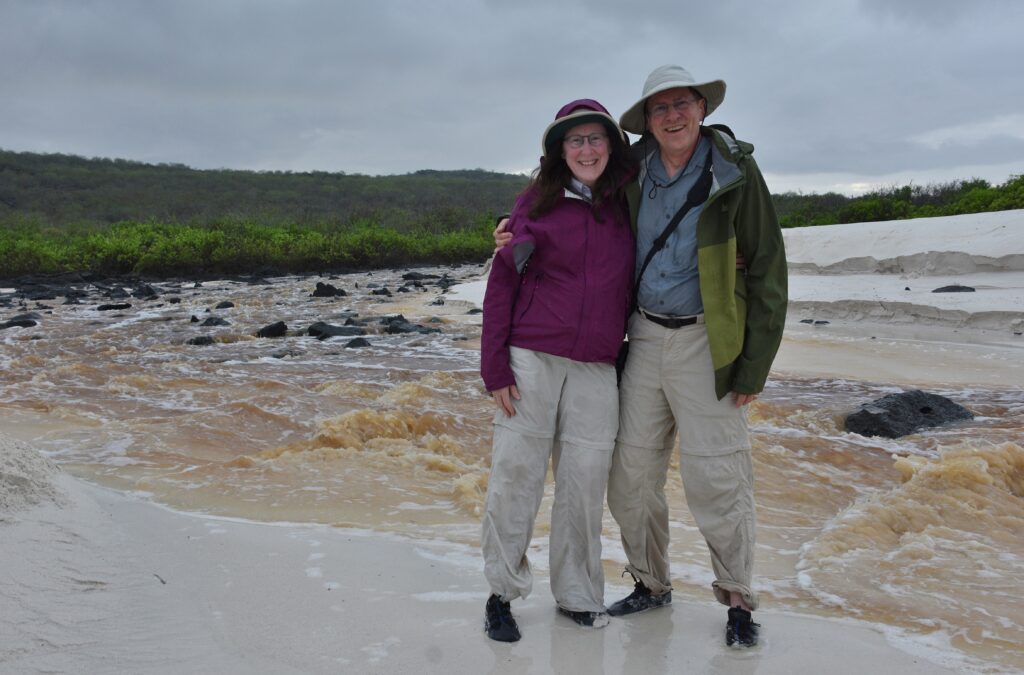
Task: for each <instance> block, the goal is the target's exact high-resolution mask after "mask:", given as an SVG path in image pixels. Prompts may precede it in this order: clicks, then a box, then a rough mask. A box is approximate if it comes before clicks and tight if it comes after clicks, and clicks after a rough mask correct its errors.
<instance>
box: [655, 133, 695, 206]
mask: <svg viewBox="0 0 1024 675" xmlns="http://www.w3.org/2000/svg"><path fill="white" fill-rule="evenodd" d="M703 125H704V123H703V120H702V121H701V126H703ZM643 143H644V151H643V154H644V180H648V179H650V181H651V189H650V191H648V193H647V198H648V199H654V198H655V197H656V196H657V194H658V189H659V188H661V189H668V188H670V187H672V186H673V185H675V184H676V183H678V182H679V181H680V180H682V178H683V176H684V175H685V174H686V169H687V167H689V166H690V162H691V161H693V156H694V155H696V154H697V148H696V146H694V148H693V152H692V153H691V154H690V157H689V159H687V160H686V164H684V165H683V168H682V169H680V170H679V174H678V175H677V176H676V177H675V178H673V179H672V180H670V181H669V182H667V183H665V184H664V185H662V184H661V183H659V182H658V181H656V180H655V179H654V176H652V175H651V167H650V164H649V161H650V156H651V153H648V152H647V134H644V135H643ZM697 143H698V144H699V143H700V136H698V137H697ZM659 147H660V146H659Z"/></svg>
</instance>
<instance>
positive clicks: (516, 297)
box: [480, 99, 635, 642]
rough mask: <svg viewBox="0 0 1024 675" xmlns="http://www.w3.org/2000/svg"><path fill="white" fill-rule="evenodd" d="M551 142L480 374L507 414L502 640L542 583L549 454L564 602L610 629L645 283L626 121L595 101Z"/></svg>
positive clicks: (496, 554)
mask: <svg viewBox="0 0 1024 675" xmlns="http://www.w3.org/2000/svg"><path fill="white" fill-rule="evenodd" d="M542 147H543V150H544V156H543V157H542V158H541V162H540V167H539V168H538V169H537V171H536V172H535V173H534V177H533V180H532V181H531V183H530V185H529V186H528V187H527V188H526V190H524V191H523V193H522V194H521V195H520V196H519V198H518V199H517V201H516V205H515V208H514V209H513V211H512V215H511V217H510V220H509V224H508V229H509V230H510V231H511V232H512V234H513V238H512V241H511V242H510V244H509V245H507V246H505V247H504V248H502V250H501V251H499V252H498V253H497V254H496V255H495V260H494V263H493V264H492V266H491V272H490V276H489V277H488V280H487V291H486V294H485V296H484V325H483V337H482V342H481V358H480V360H481V369H480V370H481V375H482V376H483V380H484V384H485V385H486V387H487V390H488V391H489V392H490V393H491V395H492V396H493V398H494V401H495V404H496V407H497V410H496V411H495V417H494V445H493V454H492V458H491V475H490V481H489V484H488V489H487V501H486V504H485V511H484V518H483V539H482V547H483V554H484V574H485V576H486V577H487V581H488V583H489V584H490V587H491V596H490V598H489V599H488V600H487V611H486V623H485V628H486V631H487V634H488V636H489V637H490V638H492V639H494V640H499V641H503V642H515V641H516V640H518V639H519V637H520V634H519V628H518V626H517V625H516V622H515V619H514V618H513V617H512V615H511V612H510V609H509V602H510V601H511V600H514V599H515V598H520V597H522V598H525V597H526V596H527V595H529V593H530V591H531V589H532V585H533V578H532V575H531V573H530V565H529V561H528V560H527V558H526V549H527V546H528V545H529V543H530V538H531V536H532V534H533V524H534V520H535V519H536V517H537V511H538V509H539V508H540V501H541V497H542V496H543V493H544V478H545V476H546V474H547V465H548V458H549V457H551V460H552V463H553V470H554V475H555V499H554V504H553V506H552V512H551V537H550V568H551V591H552V594H553V595H554V596H555V601H556V602H557V603H558V610H559V612H561V613H562V614H564V615H566V616H568V617H569V618H571V619H573V620H574V621H575V622H576V623H578V624H580V625H582V626H588V627H595V628H597V627H602V626H605V625H607V624H608V616H607V614H606V613H605V608H604V574H603V571H602V567H601V517H602V513H603V507H604V495H605V489H606V486H607V482H608V468H609V465H610V462H611V455H612V448H613V446H614V443H615V434H616V431H617V429H618V390H617V388H616V382H615V366H614V364H615V357H616V355H617V354H618V350H619V346H620V345H621V344H622V338H623V335H624V334H625V322H626V314H627V312H628V310H629V303H630V292H631V289H632V286H631V284H632V278H633V246H634V243H633V235H632V232H631V230H630V227H629V215H628V213H627V210H626V208H625V199H624V188H625V186H626V184H627V183H628V182H629V180H630V178H632V176H633V175H634V173H635V170H634V168H633V166H632V165H631V163H630V160H629V158H628V155H627V146H626V141H625V138H624V136H623V133H622V131H621V130H620V129H619V127H618V125H617V124H616V123H615V120H614V119H613V118H612V117H611V115H609V114H608V111H607V110H606V109H605V108H604V107H603V106H602V105H601V104H600V103H597V102H596V101H592V100H589V99H582V100H578V101H573V102H572V103H569V104H567V105H566V106H564V107H563V108H562V109H561V110H559V111H558V114H557V115H556V116H555V121H554V122H553V123H552V124H551V125H550V126H548V128H547V129H546V130H545V131H544V136H543V140H542Z"/></svg>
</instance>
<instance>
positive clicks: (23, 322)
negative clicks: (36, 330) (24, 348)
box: [0, 319, 39, 330]
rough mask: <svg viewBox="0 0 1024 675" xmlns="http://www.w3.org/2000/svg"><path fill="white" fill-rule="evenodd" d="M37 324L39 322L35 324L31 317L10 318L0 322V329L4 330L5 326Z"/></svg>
mask: <svg viewBox="0 0 1024 675" xmlns="http://www.w3.org/2000/svg"><path fill="white" fill-rule="evenodd" d="M38 325H39V324H37V323H36V322H35V321H33V320H32V319H11V320H10V321H4V322H3V323H0V330H5V329H7V328H15V327H18V328H31V327H32V326H38Z"/></svg>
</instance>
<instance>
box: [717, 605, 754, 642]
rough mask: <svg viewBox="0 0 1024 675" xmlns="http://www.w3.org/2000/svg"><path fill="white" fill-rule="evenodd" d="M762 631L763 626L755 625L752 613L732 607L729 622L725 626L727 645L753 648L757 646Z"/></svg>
mask: <svg viewBox="0 0 1024 675" xmlns="http://www.w3.org/2000/svg"><path fill="white" fill-rule="evenodd" d="M760 629H761V624H759V623H754V618H753V617H752V616H751V614H750V612H748V611H747V610H745V609H743V608H742V607H730V608H729V621H728V622H727V623H726V624H725V644H727V645H729V646H730V647H731V646H732V645H734V644H735V645H738V646H740V647H753V646H754V645H756V644H757V636H758V633H759V632H760Z"/></svg>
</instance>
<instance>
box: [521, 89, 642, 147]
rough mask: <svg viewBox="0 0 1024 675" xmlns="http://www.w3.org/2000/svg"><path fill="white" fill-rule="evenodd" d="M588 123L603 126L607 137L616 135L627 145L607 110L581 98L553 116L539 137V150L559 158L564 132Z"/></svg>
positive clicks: (596, 103)
mask: <svg viewBox="0 0 1024 675" xmlns="http://www.w3.org/2000/svg"><path fill="white" fill-rule="evenodd" d="M590 122H599V123H601V124H603V125H604V126H605V128H606V129H608V134H609V135H614V134H618V135H619V138H621V139H622V140H623V142H624V143H626V145H629V140H628V139H627V138H626V134H624V133H622V129H620V128H619V125H618V124H617V123H616V122H615V118H614V117H612V116H611V113H609V112H608V109H607V108H605V107H604V106H603V105H601V104H600V103H598V102H597V101H595V100H593V99H589V98H581V99H577V100H575V101H572V102H571V103H566V104H565V105H563V106H562V107H561V109H559V111H558V113H557V114H556V115H555V121H554V122H552V123H551V124H549V125H548V128H547V129H545V130H544V135H543V136H542V137H541V149H542V151H543V152H544V156H545V157H547V156H548V155H555V156H561V153H560V152H559V151H558V144H559V143H561V142H562V139H563V138H565V134H566V132H567V131H569V129H572V128H573V127H575V126H577V125H580V124H589V123H590Z"/></svg>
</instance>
